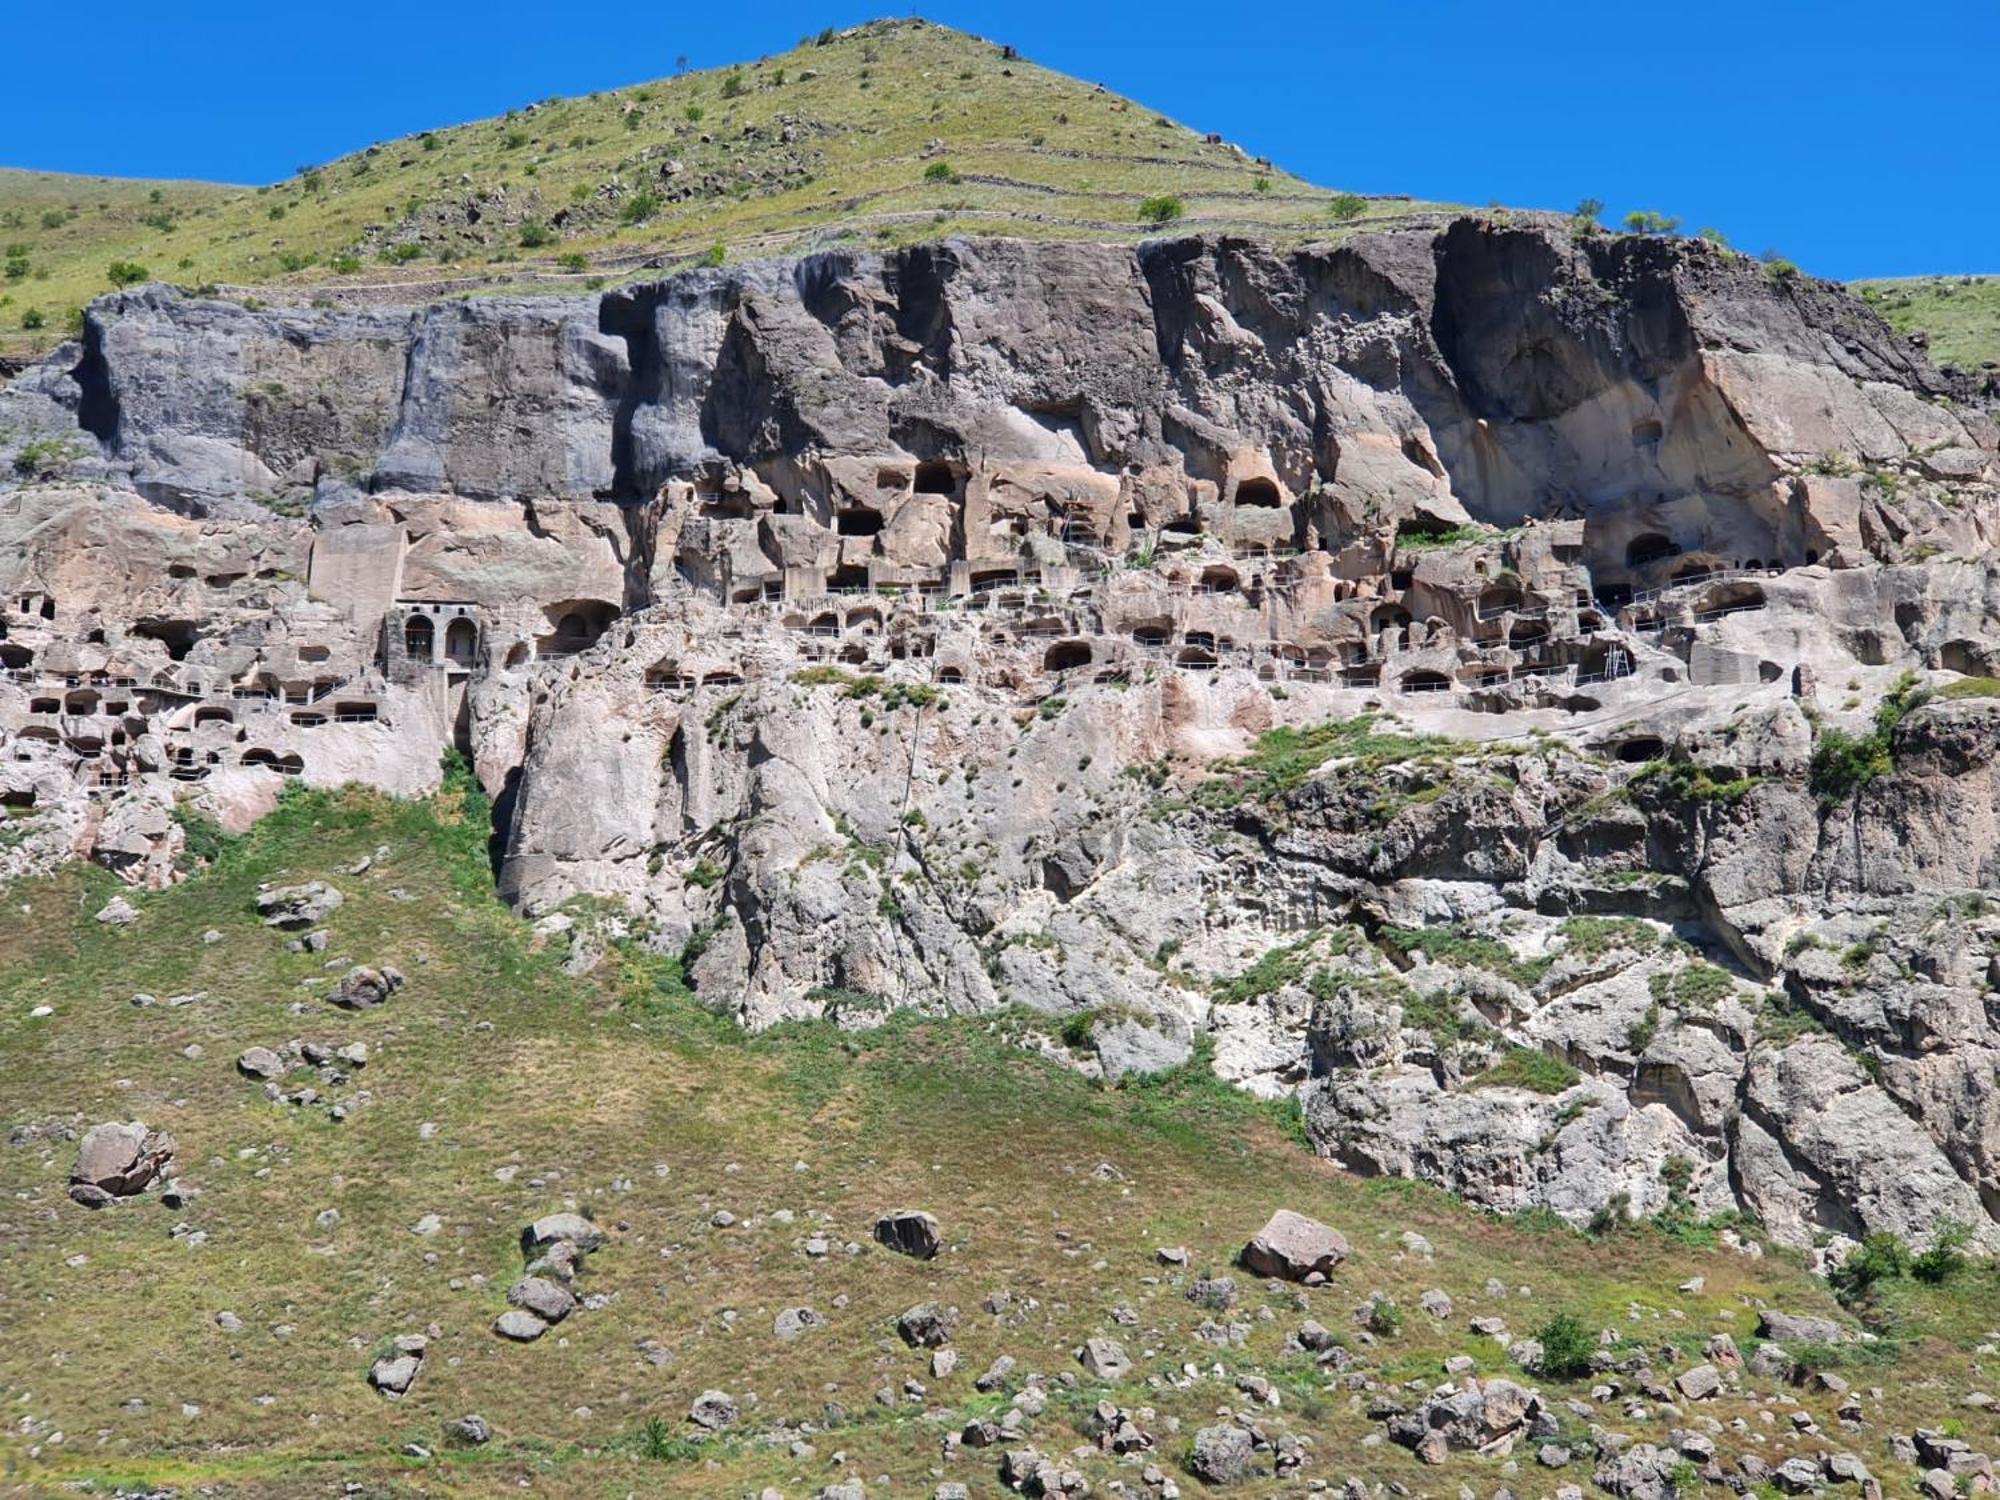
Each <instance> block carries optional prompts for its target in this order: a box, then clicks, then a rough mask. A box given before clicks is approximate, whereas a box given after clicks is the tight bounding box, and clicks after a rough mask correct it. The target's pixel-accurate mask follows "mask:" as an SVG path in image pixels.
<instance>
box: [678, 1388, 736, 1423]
mask: <svg viewBox="0 0 2000 1500" xmlns="http://www.w3.org/2000/svg"><path fill="white" fill-rule="evenodd" d="M742 1415H743V1413H742V1412H741V1411H740V1410H739V1409H738V1407H737V1405H736V1398H735V1397H734V1396H732V1395H730V1394H729V1393H728V1392H727V1391H703V1392H702V1393H701V1394H700V1395H699V1396H697V1397H695V1398H694V1405H692V1406H690V1407H689V1408H688V1420H689V1421H690V1422H692V1423H694V1425H695V1426H697V1427H702V1428H706V1429H707V1430H708V1431H710V1432H720V1431H722V1429H723V1428H725V1427H731V1426H734V1425H735V1424H736V1422H737V1420H738V1418H740V1417H741V1416H742Z"/></svg>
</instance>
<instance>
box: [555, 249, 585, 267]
mask: <svg viewBox="0 0 2000 1500" xmlns="http://www.w3.org/2000/svg"><path fill="white" fill-rule="evenodd" d="M556 264H557V265H559V266H561V267H562V268H563V269H564V270H565V271H581V270H583V269H584V267H586V266H588V265H589V264H590V262H589V260H587V259H586V258H585V257H584V253H583V252H582V251H581V250H567V251H564V252H563V253H562V254H561V255H558V256H557V257H556Z"/></svg>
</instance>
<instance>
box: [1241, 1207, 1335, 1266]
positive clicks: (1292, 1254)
mask: <svg viewBox="0 0 2000 1500" xmlns="http://www.w3.org/2000/svg"><path fill="white" fill-rule="evenodd" d="M1347 1256H1348V1245H1347V1238H1346V1236H1345V1235H1343V1234H1341V1232H1340V1231H1339V1230H1337V1229H1334V1228H1332V1227H1330V1226H1328V1225H1325V1224H1322V1223H1320V1222H1319V1220H1317V1219H1308V1218H1307V1217H1306V1216H1305V1215H1304V1214H1295V1213H1293V1212H1292V1211H1291V1210H1290V1209H1288V1208H1281V1209H1279V1210H1278V1211H1277V1212H1276V1213H1274V1214H1272V1215H1271V1220H1270V1222H1269V1223H1268V1224H1266V1225H1265V1226H1264V1227H1263V1228H1262V1229H1260V1230H1258V1231H1257V1233H1256V1234H1255V1235H1254V1236H1252V1237H1251V1240H1250V1243H1249V1244H1247V1245H1245V1246H1244V1247H1243V1252H1242V1254H1241V1255H1240V1256H1238V1257H1237V1258H1238V1260H1239V1261H1240V1263H1241V1264H1242V1266H1243V1269H1244V1270H1246V1271H1249V1272H1252V1273H1253V1274H1255V1275H1258V1276H1276V1277H1278V1278H1280V1279H1281V1280H1284V1281H1304V1280H1305V1279H1306V1278H1307V1277H1309V1276H1317V1277H1321V1278H1325V1277H1329V1276H1331V1275H1332V1274H1333V1268H1334V1267H1335V1266H1337V1265H1339V1264H1340V1263H1341V1262H1342V1261H1343V1260H1345V1259H1347Z"/></svg>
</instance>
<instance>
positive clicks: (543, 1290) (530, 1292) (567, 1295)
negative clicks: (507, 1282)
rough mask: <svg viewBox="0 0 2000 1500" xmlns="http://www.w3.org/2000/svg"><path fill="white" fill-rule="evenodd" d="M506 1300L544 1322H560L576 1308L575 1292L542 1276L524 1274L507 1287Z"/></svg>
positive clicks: (510, 1304) (512, 1305)
mask: <svg viewBox="0 0 2000 1500" xmlns="http://www.w3.org/2000/svg"><path fill="white" fill-rule="evenodd" d="M507 1302H508V1305H509V1306H511V1307H516V1308H519V1309H521V1310H522V1311H524V1312H530V1313H533V1314H534V1315H535V1316H536V1317H538V1318H540V1319H541V1320H542V1321H543V1322H544V1323H560V1322H561V1321H562V1320H563V1319H564V1318H566V1317H568V1316H569V1315H570V1314H571V1313H572V1312H573V1311H575V1310H576V1294H575V1293H573V1292H571V1291H570V1289H569V1288H568V1287H566V1286H562V1285H559V1284H558V1283H556V1282H553V1281H550V1280H548V1279H547V1278H546V1277H542V1276H525V1277H523V1278H522V1279H521V1280H519V1281H517V1282H515V1283H514V1284H513V1286H511V1287H509V1288H508V1289H507Z"/></svg>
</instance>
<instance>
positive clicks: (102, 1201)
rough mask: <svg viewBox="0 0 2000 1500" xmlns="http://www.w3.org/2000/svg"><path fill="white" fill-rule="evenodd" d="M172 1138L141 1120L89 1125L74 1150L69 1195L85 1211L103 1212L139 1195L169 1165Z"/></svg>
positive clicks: (172, 1152)
mask: <svg viewBox="0 0 2000 1500" xmlns="http://www.w3.org/2000/svg"><path fill="white" fill-rule="evenodd" d="M173 1159H174V1138H173V1137H172V1136H170V1135H168V1134H167V1133H166V1132H165V1131H163V1130H149V1129H147V1128H146V1124H145V1122H144V1121H142V1120H132V1121H129V1122H127V1123H125V1124H122V1125H121V1124H116V1123H106V1124H102V1125H93V1126H91V1127H90V1129H89V1130H88V1131H86V1132H85V1133H84V1137H83V1142H82V1144H81V1145H79V1146H78V1147H77V1152H76V1165H75V1166H74V1167H72V1168H71V1169H70V1174H69V1181H70V1189H69V1195H70V1197H71V1198H73V1199H75V1200H76V1201H77V1202H78V1203H81V1204H82V1205H83V1206H84V1207H85V1208H103V1207H104V1206H105V1205H106V1204H108V1203H111V1202H113V1201H114V1200H116V1199H119V1198H131V1197H135V1196H136V1195H138V1194H140V1193H143V1192H145V1191H146V1189H147V1188H149V1187H151V1186H152V1185H153V1184H154V1183H155V1182H157V1181H159V1179H160V1178H162V1177H164V1176H165V1175H166V1173H167V1169H168V1168H169V1167H170V1166H172V1165H173Z"/></svg>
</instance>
